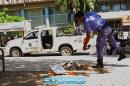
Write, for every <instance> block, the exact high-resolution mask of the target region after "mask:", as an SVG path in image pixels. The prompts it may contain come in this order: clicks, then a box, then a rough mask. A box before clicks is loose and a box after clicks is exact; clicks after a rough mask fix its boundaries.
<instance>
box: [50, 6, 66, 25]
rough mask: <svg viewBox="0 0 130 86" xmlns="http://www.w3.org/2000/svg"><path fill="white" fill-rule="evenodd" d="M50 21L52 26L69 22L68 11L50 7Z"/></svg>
mask: <svg viewBox="0 0 130 86" xmlns="http://www.w3.org/2000/svg"><path fill="white" fill-rule="evenodd" d="M49 22H50V26H64V25H66V24H67V23H68V19H67V13H63V12H61V11H59V10H56V9H54V8H49Z"/></svg>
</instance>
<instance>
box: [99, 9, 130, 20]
mask: <svg viewBox="0 0 130 86" xmlns="http://www.w3.org/2000/svg"><path fill="white" fill-rule="evenodd" d="M98 14H99V15H101V16H102V18H104V19H120V18H122V17H123V16H126V15H130V11H117V12H102V13H98Z"/></svg>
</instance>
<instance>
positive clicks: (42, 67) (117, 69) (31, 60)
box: [0, 55, 130, 86]
mask: <svg viewBox="0 0 130 86" xmlns="http://www.w3.org/2000/svg"><path fill="white" fill-rule="evenodd" d="M127 57H128V58H127V59H124V60H122V61H120V62H119V61H117V58H118V56H116V55H114V56H105V57H104V64H105V66H106V67H109V68H111V73H104V74H102V73H97V72H91V73H90V74H89V76H87V80H86V81H87V86H130V55H127ZM68 60H69V61H76V62H78V63H82V64H91V65H95V64H96V55H75V56H59V55H54V56H51V55H48V56H44V55H43V56H28V57H5V63H6V71H8V72H5V73H2V72H0V73H1V75H0V76H1V77H0V81H2V77H3V78H4V77H6V78H7V77H8V76H10V77H13V78H15V79H14V80H16V78H18V77H21V79H17V80H22V77H23V75H22V74H24V76H25V77H26V76H29V77H30V78H31V80H32V81H31V83H32V82H35V84H29V82H28V84H27V83H26V85H25V84H24V85H23V84H22V85H21V84H18V83H20V81H18V82H16V83H17V85H16V86H42V84H39V85H38V84H37V83H36V82H38V80H40V78H42V76H40V74H41V75H42V74H46V73H47V72H45V71H48V67H49V65H53V64H60V63H62V62H66V61H68ZM0 67H1V66H0ZM1 69H2V68H1ZM23 71H24V72H23ZM36 71H38V72H36ZM39 71H40V72H39ZM43 71H44V72H43ZM14 73H16V74H14ZM4 74H5V76H4ZM10 74H14V75H15V76H11V75H10ZM17 76H18V77H17ZM34 77H35V78H36V77H37V79H35V78H34ZM27 78H28V77H26V78H25V79H24V80H26V79H27ZM30 78H29V79H27V80H30ZM4 79H5V78H4ZM5 80H6V79H5ZM5 80H3V81H2V82H0V83H1V85H0V86H14V85H13V84H16V83H13V84H12V85H11V84H9V83H8V84H7V83H4V82H5ZM7 80H8V82H10V83H11V81H13V80H10V78H9V77H8V79H7ZM36 80H37V81H36ZM14 82H15V81H14ZM21 82H22V81H21ZM23 82H24V81H23ZM39 82H40V81H39Z"/></svg>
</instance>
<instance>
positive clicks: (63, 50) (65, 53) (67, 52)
mask: <svg viewBox="0 0 130 86" xmlns="http://www.w3.org/2000/svg"><path fill="white" fill-rule="evenodd" d="M60 53H61V55H62V56H71V55H73V50H72V49H71V48H70V47H69V46H62V47H61V48H60Z"/></svg>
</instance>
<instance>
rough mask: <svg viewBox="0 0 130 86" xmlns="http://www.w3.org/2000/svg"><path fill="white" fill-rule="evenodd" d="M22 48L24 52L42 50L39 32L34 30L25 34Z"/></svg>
mask: <svg viewBox="0 0 130 86" xmlns="http://www.w3.org/2000/svg"><path fill="white" fill-rule="evenodd" d="M22 48H23V53H31V52H38V51H39V50H40V41H39V32H38V31H34V32H31V33H29V34H28V35H27V36H25V37H24V40H23V43H22Z"/></svg>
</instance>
